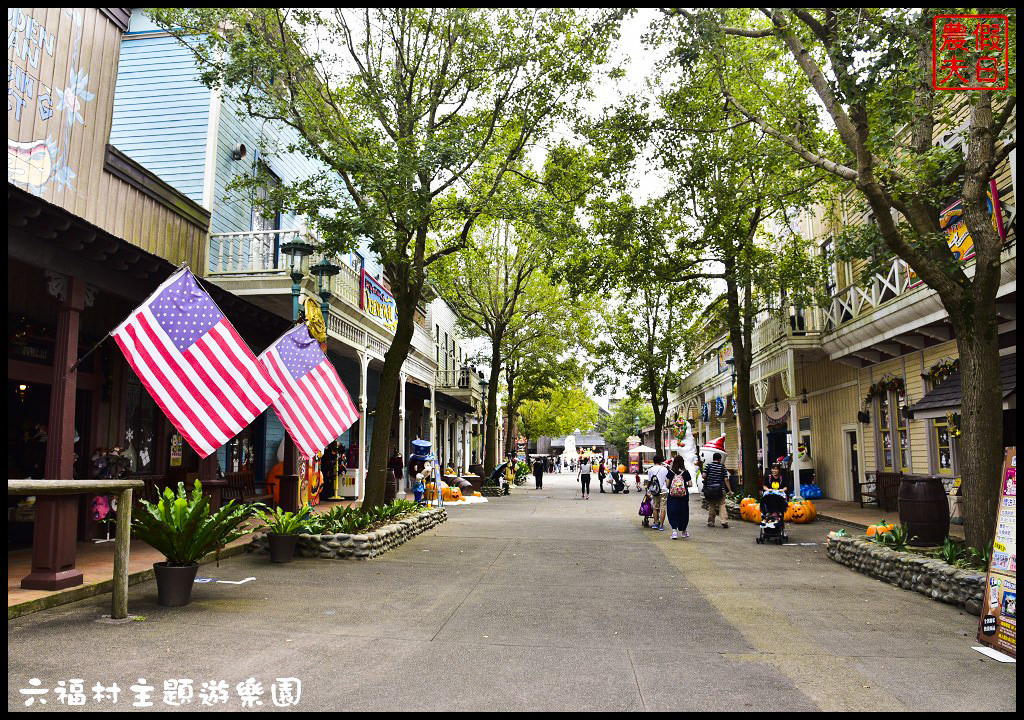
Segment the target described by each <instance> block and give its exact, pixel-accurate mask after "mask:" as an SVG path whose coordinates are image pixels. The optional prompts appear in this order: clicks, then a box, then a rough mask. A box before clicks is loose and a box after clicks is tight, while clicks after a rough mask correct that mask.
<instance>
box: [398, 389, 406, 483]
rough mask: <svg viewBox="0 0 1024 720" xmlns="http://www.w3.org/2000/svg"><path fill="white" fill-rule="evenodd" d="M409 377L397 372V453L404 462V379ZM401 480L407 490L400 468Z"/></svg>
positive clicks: (403, 472) (403, 473)
mask: <svg viewBox="0 0 1024 720" xmlns="http://www.w3.org/2000/svg"><path fill="white" fill-rule="evenodd" d="M408 378H409V374H408V373H404V372H402V373H398V454H399V455H401V456H402V460H403V461H404V462H406V463H407V462H408V461H409V456H408V454H407V453H406V452H405V381H406V380H407V379H408ZM399 479H400V480H401V481H402V488H403V489H404V490H405V491H406V492H408V491H409V478H407V477H406V472H405V470H404V469H403V470H402V477H401V478H399Z"/></svg>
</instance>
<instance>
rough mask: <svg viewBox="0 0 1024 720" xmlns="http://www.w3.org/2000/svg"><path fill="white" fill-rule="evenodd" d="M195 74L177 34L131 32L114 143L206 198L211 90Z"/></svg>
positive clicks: (124, 49) (124, 50)
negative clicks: (207, 142) (172, 36)
mask: <svg viewBox="0 0 1024 720" xmlns="http://www.w3.org/2000/svg"><path fill="white" fill-rule="evenodd" d="M136 14H137V13H133V19H134V17H135V15H136ZM195 78H196V68H195V63H194V61H193V59H192V56H191V54H190V53H189V51H188V50H186V49H185V48H184V47H182V46H181V45H180V44H179V43H178V42H177V41H176V40H174V39H173V38H170V37H166V36H159V37H134V36H133V35H132V34H131V33H128V34H126V35H125V36H124V39H123V41H122V43H121V56H120V60H119V62H118V72H117V87H116V89H115V92H114V113H113V121H112V124H111V128H110V143H111V144H112V145H114V146H116V147H117V148H118V149H119V150H121V151H122V152H124V153H125V154H126V155H128V156H129V157H131V158H132V159H133V160H136V161H138V162H139V163H141V164H142V165H144V166H145V167H146V168H148V169H149V170H152V171H153V172H154V173H156V174H157V175H158V176H159V177H160V178H161V179H162V180H164V181H165V182H166V183H167V184H168V185H170V186H171V187H173V188H174V189H176V190H179V191H180V192H182V193H184V194H185V195H187V196H188V197H189V198H191V199H192V200H194V201H196V202H202V199H203V176H204V170H205V161H206V133H207V128H208V126H209V108H210V91H209V90H208V89H207V88H205V87H203V86H202V85H200V84H199V83H198V82H197V81H196V79H195Z"/></svg>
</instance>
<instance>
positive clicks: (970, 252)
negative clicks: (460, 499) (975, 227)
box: [907, 180, 1006, 289]
mask: <svg viewBox="0 0 1024 720" xmlns="http://www.w3.org/2000/svg"><path fill="white" fill-rule="evenodd" d="M988 211H989V213H991V215H992V229H993V230H995V231H996V232H997V233H999V237H1000V238H1001V239H1005V238H1006V229H1005V228H1004V227H1003V213H1002V206H1001V205H1000V203H999V189H998V188H997V187H996V181H995V180H992V181H991V183H990V185H989V191H988ZM939 227H940V228H942V229H943V230H944V231H945V232H946V241H947V242H948V243H949V250H950V252H952V253H953V258H954V259H955V260H957V261H958V262H965V261H967V260H970V259H971V258H972V257H974V240H973V239H972V238H971V234H970V231H968V230H967V223H966V222H965V221H964V208H963V199H962V198H961V199H959V200H957V201H956V202H955V203H953V204H952V205H950V206H949V207H947V208H946V209H945V210H943V211H942V213H941V214H940V215H939ZM907 273H908V278H907V288H908V289H909V288H915V287H917V286H918V285H921V284H923V283H924V280H922V279H921V278H919V277H918V276H917V273H915V272H914V271H913V270H911V269H910V268H909V267H908V268H907Z"/></svg>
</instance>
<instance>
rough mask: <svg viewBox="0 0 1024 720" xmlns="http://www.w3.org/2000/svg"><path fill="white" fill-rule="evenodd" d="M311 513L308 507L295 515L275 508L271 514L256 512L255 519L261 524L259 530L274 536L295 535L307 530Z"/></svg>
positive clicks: (261, 511) (263, 511)
mask: <svg viewBox="0 0 1024 720" xmlns="http://www.w3.org/2000/svg"><path fill="white" fill-rule="evenodd" d="M311 511H312V508H311V507H310V506H309V505H306V506H304V507H303V508H302V509H300V510H299V511H298V512H295V513H293V512H285V511H284V510H282V509H281V508H277V509H276V510H274V511H273V512H268V511H266V510H257V511H256V517H258V518H259V520H260V522H261V523H262V525H261V526H260V527H259V529H261V530H263V529H265V530H268V531H269V532H271V533H273V534H274V535H297V534H299V533H300V532H303V531H306V530H308V529H309V521H310V512H311Z"/></svg>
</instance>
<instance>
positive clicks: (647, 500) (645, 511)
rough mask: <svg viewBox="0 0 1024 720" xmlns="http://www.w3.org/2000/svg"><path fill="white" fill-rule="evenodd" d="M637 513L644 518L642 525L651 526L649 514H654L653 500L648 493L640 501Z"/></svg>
mask: <svg viewBox="0 0 1024 720" xmlns="http://www.w3.org/2000/svg"><path fill="white" fill-rule="evenodd" d="M637 514H638V515H640V516H641V517H642V518H643V519H644V520H643V526H644V527H650V526H651V515H653V514H654V501H653V500H651V496H650V495H644V499H643V500H642V501H640V512H638V513H637Z"/></svg>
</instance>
